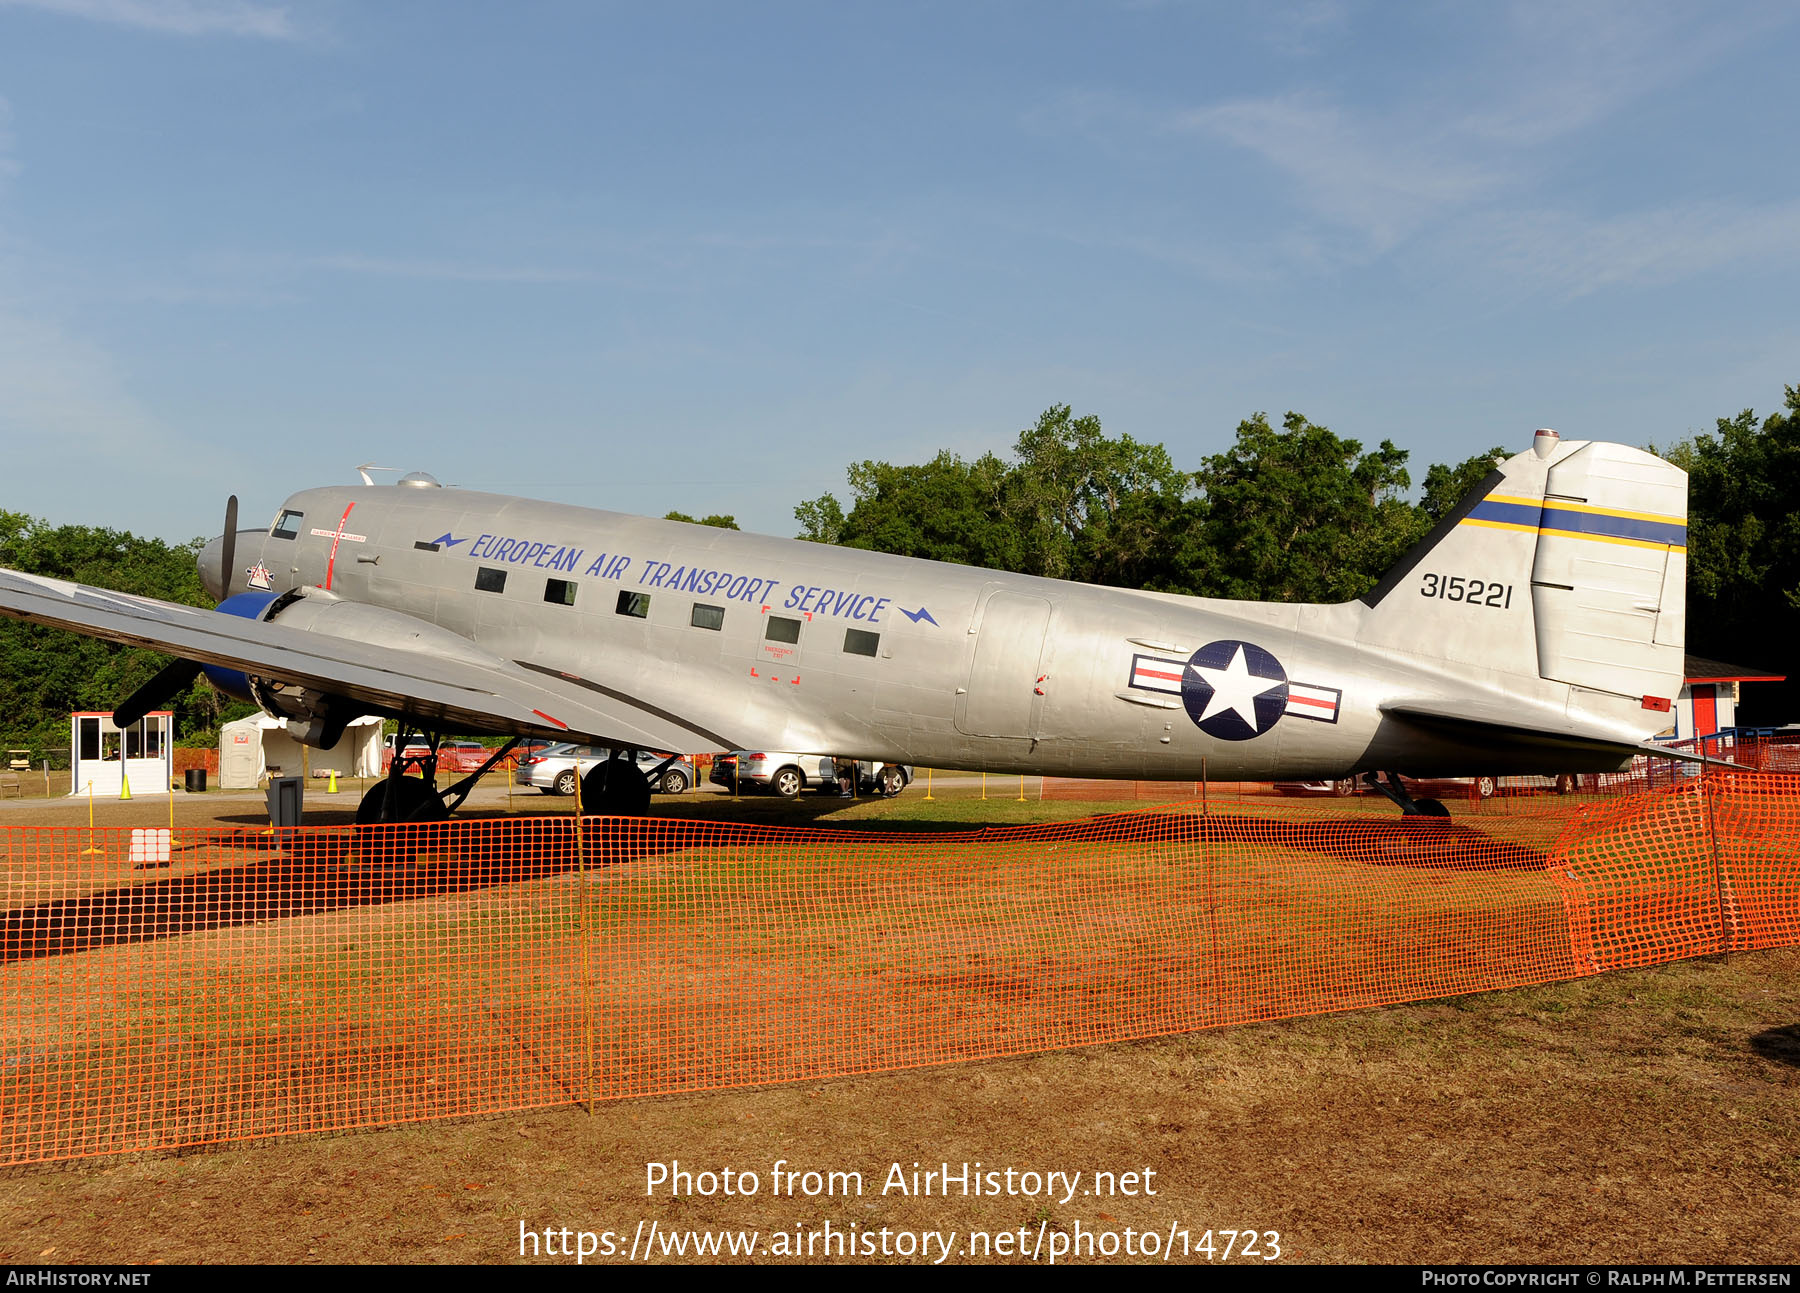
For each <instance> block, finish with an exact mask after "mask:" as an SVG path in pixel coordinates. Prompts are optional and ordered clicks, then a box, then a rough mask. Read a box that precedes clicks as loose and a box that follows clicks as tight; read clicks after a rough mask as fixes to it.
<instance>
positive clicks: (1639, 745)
mask: <svg viewBox="0 0 1800 1293" xmlns="http://www.w3.org/2000/svg"><path fill="white" fill-rule="evenodd" d="M1381 712H1382V713H1383V714H1386V715H1388V716H1389V717H1392V718H1397V719H1401V720H1403V721H1405V722H1409V723H1416V724H1418V725H1419V726H1420V727H1424V728H1429V729H1431V730H1433V731H1436V732H1439V733H1441V734H1443V735H1445V736H1449V737H1452V738H1454V739H1457V740H1462V741H1467V742H1469V743H1471V744H1476V743H1481V742H1489V743H1492V742H1495V741H1504V742H1505V743H1506V744H1508V745H1510V746H1513V747H1515V748H1516V747H1520V746H1523V747H1526V748H1534V749H1542V750H1543V751H1544V752H1545V753H1546V754H1547V755H1548V754H1555V753H1558V752H1569V753H1582V754H1616V755H1618V756H1619V758H1620V759H1621V760H1623V759H1627V758H1632V757H1634V756H1636V755H1639V754H1647V755H1649V756H1651V757H1652V758H1659V759H1676V760H1679V761H1681V762H1683V763H1707V764H1717V765H1719V766H1720V767H1727V768H1739V767H1742V765H1741V764H1736V763H1732V762H1730V761H1729V760H1726V759H1719V758H1714V757H1713V756H1711V755H1701V754H1694V753H1691V752H1689V751H1687V750H1671V749H1669V748H1668V747H1667V746H1663V745H1658V744H1656V743H1655V742H1654V741H1635V740H1632V739H1631V738H1630V737H1629V736H1623V735H1620V734H1618V733H1615V732H1609V731H1607V730H1606V729H1604V728H1600V727H1595V726H1593V725H1592V724H1583V723H1579V722H1576V721H1575V720H1573V719H1570V718H1568V717H1566V716H1564V715H1561V714H1557V713H1555V712H1553V711H1545V710H1537V709H1526V708H1523V707H1513V706H1500V705H1492V704H1482V703H1480V702H1469V701H1457V702H1455V703H1454V704H1453V703H1451V702H1448V701H1437V700H1391V701H1388V702H1387V703H1386V704H1384V705H1382V706H1381ZM1745 770H1746V771H1748V769H1745Z"/></svg>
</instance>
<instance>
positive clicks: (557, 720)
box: [531, 709, 569, 732]
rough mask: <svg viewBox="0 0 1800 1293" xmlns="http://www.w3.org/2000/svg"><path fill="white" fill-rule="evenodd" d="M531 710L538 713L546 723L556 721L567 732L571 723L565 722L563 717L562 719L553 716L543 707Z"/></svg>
mask: <svg viewBox="0 0 1800 1293" xmlns="http://www.w3.org/2000/svg"><path fill="white" fill-rule="evenodd" d="M531 712H532V713H534V714H536V715H537V716H538V717H539V718H541V719H543V720H544V721H545V722H546V723H555V724H556V725H557V726H558V727H560V728H562V729H563V730H564V731H565V732H566V731H568V730H569V725H568V724H567V723H565V722H563V721H562V719H560V718H551V717H550V715H548V714H546V713H545V712H544V711H543V710H541V709H534V710H532V711H531Z"/></svg>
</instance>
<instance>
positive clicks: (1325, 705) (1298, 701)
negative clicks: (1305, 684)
mask: <svg viewBox="0 0 1800 1293" xmlns="http://www.w3.org/2000/svg"><path fill="white" fill-rule="evenodd" d="M1288 704H1290V705H1317V706H1318V707H1319V708H1320V709H1336V708H1337V702H1336V701H1335V700H1314V699H1313V698H1312V697H1311V696H1296V695H1294V693H1293V692H1291V691H1290V692H1289V693H1288Z"/></svg>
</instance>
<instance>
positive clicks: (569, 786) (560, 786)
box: [556, 768, 575, 795]
mask: <svg viewBox="0 0 1800 1293" xmlns="http://www.w3.org/2000/svg"><path fill="white" fill-rule="evenodd" d="M556 793H557V794H559V795H572V794H574V793H575V769H573V768H570V769H569V770H568V771H567V772H559V773H557V774H556Z"/></svg>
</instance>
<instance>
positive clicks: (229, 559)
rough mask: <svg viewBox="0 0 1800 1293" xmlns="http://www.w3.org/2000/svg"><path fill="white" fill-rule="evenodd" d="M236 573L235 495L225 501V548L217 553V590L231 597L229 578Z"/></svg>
mask: <svg viewBox="0 0 1800 1293" xmlns="http://www.w3.org/2000/svg"><path fill="white" fill-rule="evenodd" d="M236 573H237V495H236V494H233V495H232V496H231V497H230V498H228V499H226V500H225V546H224V547H223V548H222V549H220V551H219V589H220V591H222V592H223V593H224V594H225V596H226V597H229V596H231V577H232V575H234V574H236Z"/></svg>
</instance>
